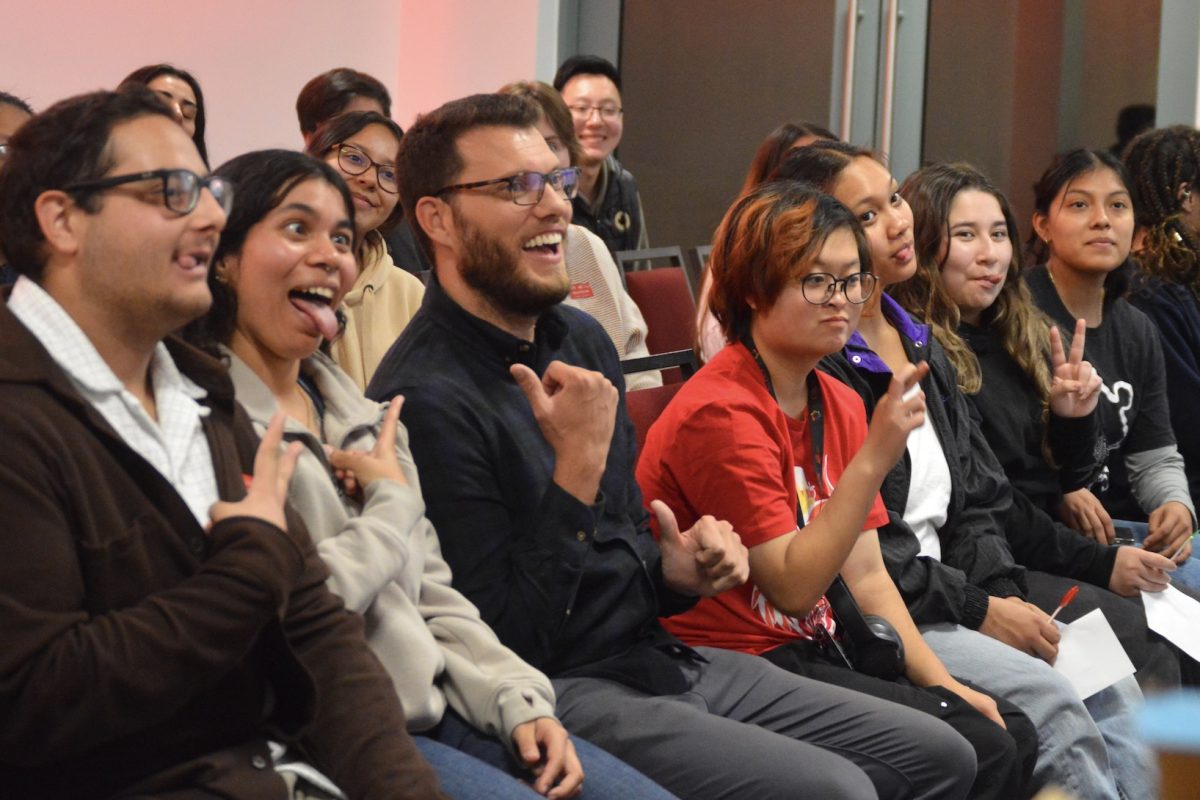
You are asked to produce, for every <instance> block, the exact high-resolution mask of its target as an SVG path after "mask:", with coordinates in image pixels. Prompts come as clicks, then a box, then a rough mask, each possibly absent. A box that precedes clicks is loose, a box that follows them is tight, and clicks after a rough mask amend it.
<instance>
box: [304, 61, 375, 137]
mask: <svg viewBox="0 0 1200 800" xmlns="http://www.w3.org/2000/svg"><path fill="white" fill-rule="evenodd" d="M359 96H361V97H369V98H371V99H372V100H374V101H375V102H377V103H379V107H380V108H382V109H383V113H384V115H386V116H390V115H391V113H392V96H391V95H390V94H388V90H387V87H385V86H384V85H383V84H382V83H380V82H379V80H378V79H376V78H374V77H372V76H370V75H368V74H367V73H365V72H359V71H358V70H356V69H350V68H349V67H336V68H334V69H331V70H329V71H327V72H322V73H321V74H320V75H318V76H316V77H315V78H313V79H312V80H310V81H309V82H308V83H306V84H304V88H303V89H301V90H300V94H299V96H297V97H296V118H297V119H298V120H299V122H300V132H301V133H303V134H305V135H307V134H310V133H312V132H313V131H315V130H316V129H317V128H319V127H320V126H321V124H322V123H324V122H325V121H326V120H328V119H330V118H331V117H334V116H337V115H338V114H340V113H342V111H343V110H344V109H345V108H346V106H348V105H349V104H350V101H351V100H353V99H354V98H355V97H359Z"/></svg>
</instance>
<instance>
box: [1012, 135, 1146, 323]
mask: <svg viewBox="0 0 1200 800" xmlns="http://www.w3.org/2000/svg"><path fill="white" fill-rule="evenodd" d="M1098 169H1111V170H1112V171H1113V172H1114V173H1116V175H1117V179H1118V180H1120V181H1121V183H1122V184H1123V185H1124V186H1125V187H1126V188H1129V175H1128V173H1126V172H1125V166H1124V165H1123V164H1122V163H1121V162H1120V161H1118V160H1117V157H1116V156H1114V155H1113V154H1112V153H1110V152H1108V151H1107V150H1093V149H1090V148H1086V147H1077V148H1075V149H1074V150H1068V151H1066V152H1064V153H1059V154H1058V155H1056V156H1055V157H1054V160H1053V161H1051V162H1050V166H1048V167H1046V171H1045V172H1043V173H1042V177H1040V178H1038V181H1037V183H1035V184H1034V185H1033V208H1034V211H1035V212H1036V213H1038V214H1041V215H1042V216H1049V214H1050V206H1051V205H1053V203H1054V198H1056V197H1058V195H1059V193H1060V192H1062V191H1063V189H1065V188H1066V186H1067V184H1069V183H1070V182H1071V181H1073V180H1075V179H1076V178H1078V177H1079V176H1080V175H1086V174H1088V173H1089V172H1095V171H1096V170H1098ZM1130 196H1132V193H1131V195H1130ZM1136 209H1137V207H1136V205H1135V206H1134V213H1135V214H1136V213H1137V210H1136ZM1025 244H1026V256H1027V257H1028V258H1029V259H1030V263H1032V264H1045V263H1046V261H1047V260H1048V259H1049V258H1050V248H1049V247H1048V246H1047V245H1046V243H1045V242H1043V241H1042V240H1041V239H1040V238H1039V237H1038V235H1037V231H1030V233H1029V238H1028V239H1027V240H1026V242H1025ZM1133 272H1134V267H1133V262H1132V260H1131V259H1128V258H1127V259H1125V263H1123V264H1121V265H1120V266H1119V267H1117V268H1116V269H1114V270H1113V271H1112V272H1110V273H1108V276H1107V277H1106V278H1105V279H1104V291H1105V300H1106V301H1111V300H1115V299H1116V298H1118V297H1123V296H1124V295H1125V293H1126V291H1128V290H1129V282H1130V277H1131V276H1132V275H1133Z"/></svg>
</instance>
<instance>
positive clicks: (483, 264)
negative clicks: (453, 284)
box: [459, 227, 571, 317]
mask: <svg viewBox="0 0 1200 800" xmlns="http://www.w3.org/2000/svg"><path fill="white" fill-rule="evenodd" d="M565 246H566V239H565V238H564V239H563V242H562V244H560V245H559V247H565ZM463 250H464V252H463V257H462V263H461V264H460V265H459V270H460V273H461V275H462V279H463V281H464V282H465V283H466V284H467V285H468V286H470V287H471V288H472V289H474V290H475V291H477V292H479V293H480V294H481V295H483V296H484V297H485V298H487V300H488V301H489V302H490V303H491V304H492V305H493V306H494V307H495V308H496V309H497V310H499V311H502V312H504V313H507V314H513V315H516V316H522V317H536V316H537V315H539V314H541V313H542V312H543V311H545V310H546V309H547V308H550V307H551V306H554V305H558V304H559V303H561V302H562V301H563V300H564V299H565V298H566V296H567V293H568V292H569V291H570V289H571V285H570V281H567V280H564V281H563V284H562V286H561V287H554V286H542V285H540V284H537V283H533V282H532V281H524V280H522V279H521V275H520V272H519V266H518V264H517V260H516V257H515V256H514V255H513V253H512V252H511V251H508V250H505V249H504V248H503V247H501V246H500V244H499V243H498V242H496V241H495V240H494V239H488V238H486V237H484V236H483V234H481V233H479V231H478V230H476V229H475V228H474V227H472V228H470V229H467V230H464V231H463Z"/></svg>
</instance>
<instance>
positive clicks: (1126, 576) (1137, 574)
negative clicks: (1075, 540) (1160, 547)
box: [1108, 547, 1175, 597]
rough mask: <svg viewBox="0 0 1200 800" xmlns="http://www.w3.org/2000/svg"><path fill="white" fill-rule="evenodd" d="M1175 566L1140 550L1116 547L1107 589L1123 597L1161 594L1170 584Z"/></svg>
mask: <svg viewBox="0 0 1200 800" xmlns="http://www.w3.org/2000/svg"><path fill="white" fill-rule="evenodd" d="M1174 571H1175V562H1174V561H1172V560H1171V559H1169V558H1167V557H1166V556H1164V555H1160V554H1158V553H1152V552H1150V551H1149V550H1143V549H1142V548H1140V547H1118V548H1117V560H1116V562H1115V563H1114V564H1113V571H1112V577H1111V578H1109V579H1108V588H1109V589H1111V590H1112V591H1113V592H1115V593H1116V594H1119V595H1123V596H1124V597H1136V596H1137V594H1138V593H1139V592H1161V591H1162V590H1163V589H1165V588H1167V587H1168V586H1169V585H1170V584H1171V577H1170V574H1169V573H1171V572H1174Z"/></svg>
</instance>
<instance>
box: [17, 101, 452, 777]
mask: <svg viewBox="0 0 1200 800" xmlns="http://www.w3.org/2000/svg"><path fill="white" fill-rule="evenodd" d="M11 146H12V150H13V159H12V161H10V162H9V163H8V164H7V165H6V166H5V168H4V170H2V171H0V240H2V241H3V245H2V247H3V249H4V252H5V254H6V255H7V256H8V257H9V259H10V261H11V263H12V265H13V267H14V268H15V269H16V270H17V272H18V273H19V274H20V277H19V278H18V279H17V282H16V284H15V285H14V286H13V288H12V290H11V292H9V293H7V294H5V295H4V297H3V299H4V301H5V302H2V303H0V336H2V337H3V338H4V341H5V343H6V347H5V348H4V350H3V351H2V352H0V440H3V442H4V447H3V448H0V507H3V508H5V509H8V510H9V511H10V513H9V514H7V515H6V519H5V524H4V525H3V526H0V641H3V642H4V647H3V648H0V674H3V675H5V676H6V677H5V680H4V682H3V683H2V684H0V706H2V707H3V708H4V709H5V712H4V713H5V716H4V725H3V727H2V731H0V752H3V756H2V757H0V787H3V789H2V791H3V793H4V794H5V795H6V796H8V795H11V796H20V797H31V798H43V797H45V798H51V797H54V798H57V797H112V796H121V797H151V796H154V797H163V796H172V797H182V796H185V795H186V796H201V795H203V796H214V797H215V796H221V797H228V798H234V799H235V800H258V798H275V799H276V800H283V799H284V798H290V797H297V796H299V795H296V794H294V791H295V786H296V785H298V784H300V783H303V782H304V780H305V778H304V777H303V776H304V775H309V776H311V775H313V774H314V772H313V769H312V768H313V767H315V768H316V769H319V770H321V771H322V772H323V773H325V775H327V776H328V778H329V779H332V781H333V782H334V783H335V784H336V785H337V786H338V787H340V788H341V790H342V791H343V792H344V793H345V795H346V796H348V797H360V798H366V797H372V798H373V797H389V798H390V797H422V798H423V797H442V795H441V794H440V792H439V791H438V789H437V784H436V778H435V777H434V776H433V774H432V772H431V770H430V769H429V767H428V765H426V764H425V763H424V762H423V761H422V760H421V758H420V756H419V755H418V754H417V753H416V750H415V748H414V747H413V744H412V741H411V739H409V738H408V736H407V734H406V733H405V731H404V716H403V712H402V710H401V708H400V705H399V702H398V700H397V697H396V693H395V690H394V688H393V686H392V683H391V680H390V679H389V678H388V676H387V674H386V673H385V672H383V670H382V668H381V667H380V665H379V663H378V661H376V660H375V659H374V657H373V656H372V655H371V654H370V652H369V650H368V649H367V645H366V642H365V640H364V638H363V634H362V626H361V623H360V622H358V621H357V620H356V618H355V617H353V616H351V615H349V614H347V613H346V611H345V609H344V607H343V606H342V604H341V601H340V600H338V599H337V598H336V597H334V596H333V595H332V594H331V593H330V592H329V590H328V588H327V587H326V585H325V579H326V577H327V576H328V572H327V571H326V570H325V568H324V567H323V565H322V563H321V561H320V559H319V557H318V556H317V554H316V552H315V550H314V548H313V545H312V542H311V541H310V540H309V538H308V534H307V532H306V531H305V529H304V526H303V524H302V522H301V521H300V520H298V519H296V518H295V517H294V515H292V514H291V513H290V512H289V511H288V510H287V508H286V506H285V500H286V493H287V485H288V481H289V478H290V474H291V470H292V467H293V466H294V464H295V453H294V452H292V453H289V452H284V451H283V450H282V449H281V447H280V438H281V433H282V418H281V417H280V418H278V419H277V420H276V421H275V422H274V424H273V425H272V427H271V429H270V430H269V431H268V433H267V435H266V436H265V437H264V439H263V442H262V444H261V445H260V444H259V442H258V440H257V437H256V436H255V434H254V430H253V427H252V425H251V423H250V420H249V419H248V418H247V416H246V414H245V412H244V411H243V410H242V409H241V408H240V407H239V406H237V405H236V403H234V400H233V387H232V384H231V383H230V380H229V377H228V374H227V373H226V371H225V368H224V367H223V366H222V365H221V364H220V363H219V362H217V361H215V360H213V359H210V358H208V357H207V356H205V355H203V354H201V353H199V352H198V351H196V350H193V349H192V348H190V347H188V346H187V345H185V344H183V343H182V341H180V340H179V339H177V338H175V337H174V336H172V334H173V332H175V331H177V330H178V329H180V328H181V327H182V326H184V325H185V324H186V323H188V322H190V321H191V320H193V319H195V318H196V317H198V316H200V315H201V314H203V313H204V312H205V311H207V309H208V307H209V305H210V304H211V302H212V296H211V294H210V291H209V288H208V281H207V279H208V270H209V266H210V265H209V262H210V260H211V258H212V255H213V252H214V251H215V249H216V246H217V243H218V238H219V236H220V234H221V231H222V229H223V228H224V226H225V221H226V215H227V213H229V210H230V208H231V202H232V198H233V194H232V187H231V186H230V185H228V184H227V183H225V182H224V181H222V180H220V179H219V178H215V177H211V176H208V174H207V172H208V170H207V169H206V167H205V165H204V162H203V161H202V160H201V158H200V154H199V152H198V151H197V149H196V146H195V144H194V143H193V142H192V140H191V139H190V138H189V137H188V135H187V134H186V133H185V132H184V130H183V129H182V128H181V127H180V126H179V125H178V124H176V123H175V121H174V120H173V118H172V116H171V112H170V111H169V110H168V109H167V108H166V107H165V106H164V105H163V104H162V102H161V101H160V100H159V99H158V98H157V97H156V96H155V95H154V94H153V93H152V92H150V91H148V90H145V89H131V90H128V91H124V92H121V93H110V92H97V93H94V94H90V95H81V96H79V97H75V98H71V99H69V100H64V101H62V102H60V103H58V104H56V105H54V106H52V107H51V108H49V109H47V110H46V111H45V112H43V113H42V114H40V115H38V116H35V117H34V118H33V119H31V120H30V121H28V122H27V123H25V124H24V125H23V126H22V127H21V129H20V130H19V131H18V132H17V134H16V135H15V136H14V137H13V140H12V142H11ZM272 741H288V742H294V743H296V744H297V745H299V751H300V752H302V753H303V754H304V757H305V758H306V759H307V760H308V762H309V764H311V766H308V765H301V766H303V767H304V769H303V770H301V769H298V768H296V766H295V765H294V764H293V765H291V766H290V767H288V766H286V765H284V764H283V763H282V760H281V759H279V758H278V754H279V752H281V751H282V748H273V746H272ZM277 770H278V771H277ZM313 781H314V783H313V786H314V791H313V792H312V793H310V794H305V795H304V796H305V797H314V798H315V797H320V798H328V797H338V796H340V795H339V794H337V791H336V788H331V787H330V786H328V785H326V784H328V780H326V779H324V778H321V777H320V776H316V777H315V778H313ZM322 781H323V782H324V783H322ZM321 786H324V788H323V789H320V790H318V789H319V787H321ZM306 791H307V790H306ZM322 791H323V792H324V793H322Z"/></svg>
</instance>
